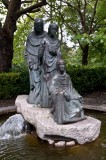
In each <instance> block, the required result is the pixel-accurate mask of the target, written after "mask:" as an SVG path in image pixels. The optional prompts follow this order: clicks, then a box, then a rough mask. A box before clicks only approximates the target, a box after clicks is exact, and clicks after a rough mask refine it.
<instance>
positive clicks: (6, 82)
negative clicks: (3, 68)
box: [0, 72, 29, 99]
mask: <svg viewBox="0 0 106 160" xmlns="http://www.w3.org/2000/svg"><path fill="white" fill-rule="evenodd" d="M28 92H29V76H28V72H21V73H19V72H18V73H15V72H9V73H1V74H0V99H1V98H3V99H6V98H13V97H16V96H17V95H19V94H28Z"/></svg>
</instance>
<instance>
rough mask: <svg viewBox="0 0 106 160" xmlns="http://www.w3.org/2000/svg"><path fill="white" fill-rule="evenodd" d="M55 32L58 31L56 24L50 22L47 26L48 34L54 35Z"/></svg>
mask: <svg viewBox="0 0 106 160" xmlns="http://www.w3.org/2000/svg"><path fill="white" fill-rule="evenodd" d="M57 32H58V28H57V25H56V24H51V25H50V26H49V34H50V35H51V36H55V35H56V34H57Z"/></svg>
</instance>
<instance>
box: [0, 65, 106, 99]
mask: <svg viewBox="0 0 106 160" xmlns="http://www.w3.org/2000/svg"><path fill="white" fill-rule="evenodd" d="M67 73H68V74H69V75H70V77H71V80H72V82H73V86H74V87H75V88H76V90H77V91H78V92H79V93H80V94H83V93H88V92H92V91H96V90H100V91H101V90H105V89H106V68H105V67H104V68H103V67H101V68H100V67H99V68H78V67H72V66H68V67H67ZM28 93H29V74H28V71H23V72H18V73H16V72H9V73H0V99H7V98H13V97H16V96H17V95H19V94H28Z"/></svg>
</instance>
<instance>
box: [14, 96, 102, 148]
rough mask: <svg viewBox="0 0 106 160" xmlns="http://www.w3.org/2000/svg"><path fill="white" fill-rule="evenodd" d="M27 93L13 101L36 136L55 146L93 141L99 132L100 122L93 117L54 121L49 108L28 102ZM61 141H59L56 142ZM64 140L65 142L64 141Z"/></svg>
mask: <svg viewBox="0 0 106 160" xmlns="http://www.w3.org/2000/svg"><path fill="white" fill-rule="evenodd" d="M26 99H27V95H20V96H18V97H17V99H16V101H15V105H16V106H17V112H18V113H21V114H22V115H23V117H24V118H25V120H26V121H27V122H29V123H30V124H32V125H33V126H34V127H35V128H36V133H37V135H38V137H40V138H41V139H43V140H47V141H48V142H49V144H54V143H55V142H56V143H55V144H56V145H55V146H60V145H61V144H62V145H63V146H65V145H69V144H70V145H71V141H72V145H73V144H74V142H75V143H76V144H84V143H88V142H92V141H94V140H95V139H96V138H97V137H98V136H99V133H100V127H101V122H100V121H99V120H97V119H95V118H92V117H89V116H88V117H87V119H85V120H83V121H79V122H76V123H72V124H65V125H59V124H57V123H56V122H54V119H53V116H52V114H51V113H50V109H49V108H40V107H39V106H36V105H33V104H28V103H27V101H26ZM73 141H74V142H73ZM51 142H52V143H51ZM58 142H61V143H58ZM64 142H65V143H64Z"/></svg>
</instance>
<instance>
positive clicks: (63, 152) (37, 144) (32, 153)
mask: <svg viewBox="0 0 106 160" xmlns="http://www.w3.org/2000/svg"><path fill="white" fill-rule="evenodd" d="M86 115H90V116H92V117H94V118H97V119H99V120H101V121H102V127H101V133H100V136H99V138H97V139H96V141H94V142H92V143H89V144H85V145H77V146H74V147H72V148H71V147H66V148H55V147H53V146H50V145H49V144H48V143H46V142H44V141H42V140H40V139H39V138H37V137H34V136H33V135H30V134H26V135H24V136H21V137H20V138H17V139H10V140H2V141H1V140H0V160H71V159H72V160H106V114H105V113H101V112H88V111H86ZM7 118H8V116H6V117H4V116H3V117H1V118H0V119H1V120H0V123H3V121H4V120H6V119H7Z"/></svg>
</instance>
